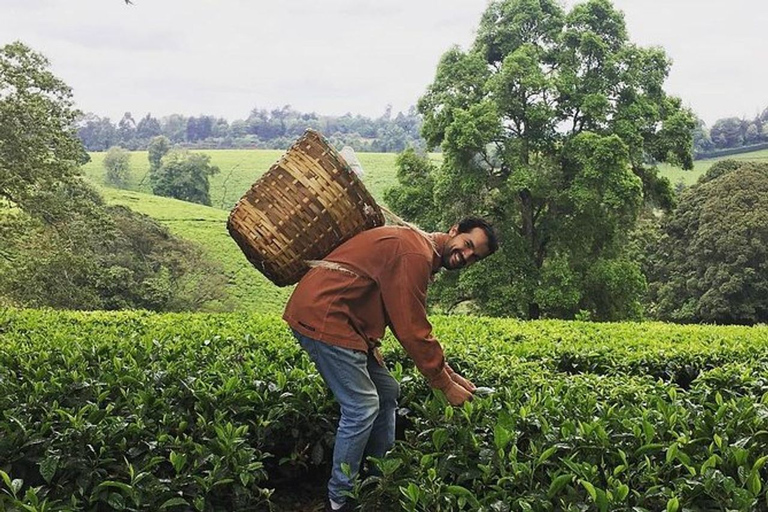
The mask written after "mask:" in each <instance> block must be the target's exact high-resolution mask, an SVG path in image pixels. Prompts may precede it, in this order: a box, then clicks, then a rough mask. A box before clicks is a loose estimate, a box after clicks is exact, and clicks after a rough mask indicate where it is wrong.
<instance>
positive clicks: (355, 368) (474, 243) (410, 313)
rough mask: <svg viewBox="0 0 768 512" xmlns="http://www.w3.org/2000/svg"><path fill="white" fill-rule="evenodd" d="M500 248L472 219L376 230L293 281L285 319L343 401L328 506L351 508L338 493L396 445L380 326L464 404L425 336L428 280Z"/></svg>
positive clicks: (464, 386)
mask: <svg viewBox="0 0 768 512" xmlns="http://www.w3.org/2000/svg"><path fill="white" fill-rule="evenodd" d="M497 248H498V242H497V239H496V234H495V232H494V230H493V228H492V227H491V226H490V225H489V224H488V223H487V222H485V221H484V220H482V219H478V218H473V217H471V218H467V219H464V220H462V221H461V222H459V223H458V224H456V225H454V226H453V227H451V229H450V230H449V231H448V233H433V234H426V233H423V232H421V231H418V230H416V229H412V228H408V227H389V226H387V227H380V228H374V229H370V230H368V231H364V232H362V233H360V234H358V235H357V236H355V237H353V238H351V239H350V240H348V241H347V242H345V243H343V244H342V245H340V246H339V247H337V248H336V249H335V250H334V251H333V252H331V254H329V255H328V256H327V257H326V258H325V260H323V261H322V262H319V265H317V266H315V267H314V268H312V269H311V270H310V271H309V272H308V273H307V274H306V275H305V276H304V277H303V278H302V279H301V281H300V282H299V284H298V285H297V286H296V289H295V290H294V292H293V295H292V296H291V298H290V300H289V301H288V304H287V306H286V308H285V314H284V315H283V318H284V319H285V321H286V322H288V324H289V325H290V327H291V328H292V329H293V331H294V334H295V336H296V338H297V339H298V340H299V342H300V343H301V346H302V347H303V348H304V349H305V350H306V351H307V353H308V354H309V356H310V357H311V359H312V360H313V361H314V363H315V365H316V367H317V369H318V371H319V372H320V375H321V376H322V378H323V380H324V381H325V382H326V384H327V385H328V387H329V388H330V389H331V391H332V392H333V394H334V396H335V397H336V400H337V401H338V402H339V404H340V406H341V419H340V421H339V427H338V430H337V431H336V443H335V446H334V451H333V468H332V470H331V479H330V481H329V482H328V498H329V499H328V502H327V503H326V510H351V506H350V505H348V504H346V501H347V497H346V495H345V492H346V491H349V490H350V489H351V488H352V479H353V478H354V477H355V476H356V475H357V473H358V471H359V469H360V464H361V463H362V461H363V460H364V458H365V457H367V456H373V457H382V456H384V454H385V453H386V452H387V451H388V450H389V449H390V448H392V446H393V444H394V440H395V412H396V409H397V398H398V396H399V393H400V389H399V385H398V383H397V381H396V380H395V379H394V378H393V377H392V376H391V375H390V374H389V372H388V371H387V369H386V368H385V367H384V364H383V361H382V360H381V356H380V353H379V351H378V345H379V339H380V338H381V337H382V336H383V335H384V329H385V327H387V326H389V328H390V329H391V330H392V333H393V334H394V335H395V337H396V338H397V339H398V341H400V343H401V344H402V346H403V348H404V349H405V351H406V352H407V353H408V355H409V356H410V357H411V358H412V359H413V361H414V363H415V364H416V367H417V368H418V369H419V371H420V372H421V373H422V374H423V375H424V376H425V377H426V378H427V380H428V381H429V383H430V385H431V386H432V387H433V388H436V389H439V390H441V391H442V392H443V393H445V396H446V398H447V399H448V401H449V402H450V403H451V404H453V405H461V404H462V403H464V401H466V400H471V398H472V392H473V391H474V389H475V386H474V385H473V384H472V383H471V382H469V381H468V380H466V379H464V378H462V377H461V376H459V375H458V374H457V373H455V372H454V371H453V370H452V369H451V367H450V366H448V364H447V363H446V362H445V360H444V358H443V350H442V348H441V346H440V343H439V342H438V341H437V340H436V339H435V338H434V337H433V336H432V326H431V325H430V323H429V321H428V320H427V313H426V298H427V285H428V284H429V281H430V279H431V277H432V275H433V274H434V273H436V272H437V271H438V270H439V269H440V268H441V267H444V268H446V269H448V270H456V269H461V268H464V267H466V266H469V265H471V264H473V263H475V262H477V261H480V260H481V259H483V258H485V257H486V256H488V255H490V254H492V253H493V252H495V251H496V249H497ZM345 463H346V464H348V465H349V467H350V469H351V475H350V476H347V475H345V474H344V472H343V471H342V464H345Z"/></svg>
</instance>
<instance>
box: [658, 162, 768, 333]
mask: <svg viewBox="0 0 768 512" xmlns="http://www.w3.org/2000/svg"><path fill="white" fill-rule="evenodd" d="M654 265H655V267H654V271H653V273H652V275H651V276H650V278H651V283H650V295H651V301H652V302H651V306H652V310H653V312H654V314H655V315H656V316H658V317H659V318H661V319H664V320H672V321H682V322H716V323H728V324H730V323H736V324H753V323H757V322H766V321H768V164H763V163H753V162H738V161H733V160H731V161H722V162H719V163H717V164H715V165H713V166H712V167H711V168H710V169H709V171H708V172H707V174H705V175H704V176H702V178H701V179H700V180H699V183H697V184H696V185H694V186H692V187H690V188H688V189H686V190H685V191H684V192H683V194H682V195H681V197H680V201H679V205H678V207H677V209H676V210H675V211H674V212H673V213H672V214H671V215H670V216H669V217H668V218H667V219H666V220H665V222H664V223H663V226H662V237H661V239H660V240H659V242H658V247H657V251H656V254H655V257H654Z"/></svg>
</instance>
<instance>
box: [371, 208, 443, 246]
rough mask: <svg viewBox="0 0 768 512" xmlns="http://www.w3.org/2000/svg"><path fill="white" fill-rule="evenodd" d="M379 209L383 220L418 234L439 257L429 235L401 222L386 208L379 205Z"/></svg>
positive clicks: (414, 226) (407, 223)
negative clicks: (382, 214)
mask: <svg viewBox="0 0 768 512" xmlns="http://www.w3.org/2000/svg"><path fill="white" fill-rule="evenodd" d="M379 208H381V211H382V213H384V218H385V219H386V220H388V221H390V222H391V223H392V224H395V225H397V226H401V227H404V228H408V229H412V230H413V231H415V232H416V233H418V234H420V235H421V236H422V237H424V238H425V239H426V240H427V241H428V242H429V244H430V245H431V246H432V250H433V251H434V253H435V254H436V255H437V256H438V257H440V253H439V252H438V251H437V245H436V244H435V240H434V239H433V238H432V235H430V234H429V233H427V232H426V231H424V230H423V229H421V228H420V227H419V226H417V225H416V224H412V223H410V222H407V221H405V220H403V219H402V218H400V217H399V216H398V215H397V214H396V213H395V212H393V211H392V210H390V209H388V208H386V207H384V206H381V205H379Z"/></svg>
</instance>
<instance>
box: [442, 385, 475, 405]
mask: <svg viewBox="0 0 768 512" xmlns="http://www.w3.org/2000/svg"><path fill="white" fill-rule="evenodd" d="M443 393H445V397H446V398H447V399H448V402H449V403H450V404H451V405H456V406H458V405H461V404H463V403H464V402H466V401H467V400H472V393H470V392H469V391H467V390H466V389H464V387H462V386H460V385H458V384H456V383H452V385H451V386H449V387H448V389H446V390H445V391H443Z"/></svg>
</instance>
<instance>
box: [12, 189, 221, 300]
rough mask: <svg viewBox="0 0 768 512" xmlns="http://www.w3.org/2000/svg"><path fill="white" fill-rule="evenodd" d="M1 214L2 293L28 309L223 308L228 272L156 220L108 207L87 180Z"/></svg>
mask: <svg viewBox="0 0 768 512" xmlns="http://www.w3.org/2000/svg"><path fill="white" fill-rule="evenodd" d="M30 204H31V205H32V206H30V207H28V208H27V210H28V211H27V212H22V211H17V212H15V214H13V215H0V241H2V246H3V253H2V254H3V258H0V295H2V296H5V297H6V300H10V301H13V302H15V303H16V304H18V305H21V306H26V307H53V308H60V309H124V308H129V309H136V308H142V309H151V310H157V311H179V310H201V309H206V308H213V309H224V308H226V307H227V306H226V304H225V297H226V296H225V292H224V287H225V284H226V282H225V277H224V276H223V274H222V272H221V270H220V269H219V268H218V267H217V266H216V265H214V264H213V263H211V262H209V261H208V260H207V259H206V258H204V257H203V253H202V251H201V249H200V248H198V247H197V246H195V245H193V244H191V243H190V242H185V241H182V240H180V239H178V238H176V237H174V236H172V235H171V234H170V233H169V232H168V229H167V228H165V227H163V226H162V225H160V224H158V223H157V222H156V221H154V220H152V219H151V218H149V217H147V216H145V215H140V214H137V213H134V212H133V211H131V210H129V209H128V208H125V207H122V206H105V205H103V204H102V200H101V198H100V196H99V195H98V194H96V193H95V192H94V191H93V190H92V189H90V188H89V187H87V186H85V185H84V184H83V183H82V182H77V181H75V182H73V183H70V184H68V185H63V186H60V187H52V188H50V189H48V190H45V191H41V192H40V193H39V194H38V198H37V201H34V202H33V203H30Z"/></svg>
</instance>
